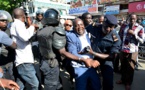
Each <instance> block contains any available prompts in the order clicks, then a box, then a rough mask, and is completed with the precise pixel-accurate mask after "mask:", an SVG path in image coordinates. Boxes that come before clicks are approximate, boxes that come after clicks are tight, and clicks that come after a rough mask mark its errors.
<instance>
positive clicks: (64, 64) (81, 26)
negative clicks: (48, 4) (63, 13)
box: [0, 8, 145, 90]
mask: <svg viewBox="0 0 145 90" xmlns="http://www.w3.org/2000/svg"><path fill="white" fill-rule="evenodd" d="M59 20H60V18H59V13H58V12H57V11H55V9H50V10H49V9H48V11H46V12H43V11H38V12H36V17H35V18H34V17H29V16H28V15H27V14H26V13H25V12H24V10H23V9H20V8H16V9H14V11H13V21H11V22H9V20H8V16H7V15H5V13H3V12H0V43H1V47H0V48H1V49H0V50H1V56H0V66H1V69H0V75H1V74H2V77H1V79H0V82H1V83H0V86H1V87H3V88H8V89H10V90H19V89H20V90H23V89H26V90H30V88H31V90H41V89H42V85H44V89H45V90H62V89H63V84H62V83H61V78H59V72H60V71H59V70H60V69H64V70H66V71H67V72H68V73H69V75H70V81H71V84H73V83H75V89H76V90H101V89H103V90H113V80H114V79H113V77H114V76H113V73H114V72H117V73H118V72H119V73H120V74H121V79H120V80H119V81H117V82H116V83H117V84H124V85H125V90H131V84H132V82H133V77H134V69H135V67H136V66H137V59H138V46H139V43H144V29H145V20H144V19H140V18H137V15H135V14H130V15H128V17H127V19H126V20H124V19H123V20H117V18H116V17H115V16H114V15H101V16H99V18H98V19H97V20H93V18H92V15H91V14H90V13H84V14H82V16H81V17H79V18H76V19H74V20H69V19H67V20H65V21H64V23H60V21H59ZM6 33H7V34H6ZM42 34H43V35H42ZM44 38H46V39H44ZM51 39H52V40H51ZM48 42H49V43H48ZM50 42H51V43H50ZM46 45H48V46H46ZM49 45H50V46H49ZM49 55H50V56H49ZM119 63H121V65H120V64H119ZM2 78H5V79H4V80H3V79H2ZM100 78H102V80H100ZM73 79H75V81H74V80H73ZM3 88H2V89H3Z"/></svg>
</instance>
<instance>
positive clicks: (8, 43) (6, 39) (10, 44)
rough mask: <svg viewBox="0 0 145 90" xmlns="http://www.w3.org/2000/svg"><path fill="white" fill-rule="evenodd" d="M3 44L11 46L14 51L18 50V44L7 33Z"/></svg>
mask: <svg viewBox="0 0 145 90" xmlns="http://www.w3.org/2000/svg"><path fill="white" fill-rule="evenodd" d="M1 43H2V44H4V45H7V46H10V47H11V48H13V49H16V48H17V45H16V43H15V42H14V41H13V40H12V39H11V38H10V37H9V36H8V35H7V34H6V33H5V32H3V36H2V40H1Z"/></svg>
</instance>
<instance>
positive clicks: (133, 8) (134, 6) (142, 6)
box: [128, 1, 145, 12]
mask: <svg viewBox="0 0 145 90" xmlns="http://www.w3.org/2000/svg"><path fill="white" fill-rule="evenodd" d="M128 9H129V10H128V11H129V12H145V1H144V2H135V3H130V4H129V8H128Z"/></svg>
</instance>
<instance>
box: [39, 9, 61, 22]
mask: <svg viewBox="0 0 145 90" xmlns="http://www.w3.org/2000/svg"><path fill="white" fill-rule="evenodd" d="M43 17H44V18H43V19H42V24H43V25H58V24H59V12H58V11H57V10H56V9H53V8H50V9H48V10H47V11H46V12H45V13H44V16H43Z"/></svg>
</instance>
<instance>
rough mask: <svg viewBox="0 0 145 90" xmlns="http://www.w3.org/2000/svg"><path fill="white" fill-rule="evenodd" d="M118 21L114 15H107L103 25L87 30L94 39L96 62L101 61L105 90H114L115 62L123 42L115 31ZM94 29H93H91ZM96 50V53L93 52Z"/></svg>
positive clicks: (93, 46)
mask: <svg viewBox="0 0 145 90" xmlns="http://www.w3.org/2000/svg"><path fill="white" fill-rule="evenodd" d="M115 25H117V19H116V17H115V16H113V15H105V21H104V22H103V24H102V25H101V24H100V25H99V26H96V27H93V26H92V25H90V26H89V27H88V28H87V31H89V32H90V33H91V34H92V35H93V37H92V50H89V53H91V54H93V55H94V56H95V58H96V60H99V61H100V64H101V72H102V77H103V90H113V60H114V58H115V56H116V54H117V53H118V52H119V48H120V44H121V40H120V38H119V36H118V34H117V33H116V31H115V29H114V28H115ZM90 27H92V28H93V29H90ZM93 50H94V51H93Z"/></svg>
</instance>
